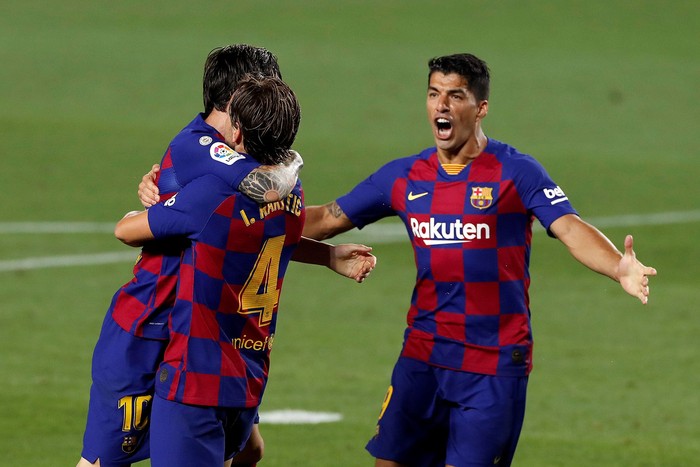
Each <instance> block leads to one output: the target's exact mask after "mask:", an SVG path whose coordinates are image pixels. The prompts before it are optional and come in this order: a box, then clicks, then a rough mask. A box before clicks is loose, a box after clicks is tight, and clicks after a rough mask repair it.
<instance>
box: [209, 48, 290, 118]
mask: <svg viewBox="0 0 700 467" xmlns="http://www.w3.org/2000/svg"><path fill="white" fill-rule="evenodd" d="M248 73H261V74H263V75H265V76H275V77H277V78H281V77H282V74H281V73H280V69H279V65H278V64H277V57H275V56H274V55H273V54H272V52H270V51H269V50H267V49H264V48H262V47H254V46H252V45H247V44H234V45H227V46H226V47H217V48H215V49H214V50H212V51H211V52H209V55H208V56H207V60H206V62H205V63H204V79H203V80H202V81H203V96H204V114H205V115H209V114H210V113H211V112H212V110H214V109H216V110H220V111H222V112H224V111H226V106H227V105H228V103H229V101H230V100H231V94H233V91H234V90H235V89H236V86H237V85H238V82H239V81H240V80H241V79H243V77H244V76H245V75H247V74H248Z"/></svg>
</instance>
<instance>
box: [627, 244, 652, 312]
mask: <svg viewBox="0 0 700 467" xmlns="http://www.w3.org/2000/svg"><path fill="white" fill-rule="evenodd" d="M632 246H633V238H632V236H631V235H628V236H627V237H626V238H625V254H624V255H623V256H622V259H620V264H619V265H618V267H617V277H618V279H619V281H620V285H621V286H622V288H623V289H625V292H627V293H628V294H630V295H632V296H633V297H637V298H638V299H639V300H640V301H641V302H642V303H643V304H645V305H646V304H647V302H648V301H649V276H655V275H656V269H654V268H652V267H647V266H644V265H643V264H642V263H640V262H639V260H637V257H636V255H635V254H634V249H633V248H632Z"/></svg>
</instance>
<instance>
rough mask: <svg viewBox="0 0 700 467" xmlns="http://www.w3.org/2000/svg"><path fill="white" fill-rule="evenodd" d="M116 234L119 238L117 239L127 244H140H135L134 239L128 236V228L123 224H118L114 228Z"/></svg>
mask: <svg viewBox="0 0 700 467" xmlns="http://www.w3.org/2000/svg"><path fill="white" fill-rule="evenodd" d="M114 236H115V237H116V238H117V240H119V241H120V242H122V243H123V244H125V245H129V246H139V245H137V244H135V243H134V241H133V240H131V239H130V238H129V237H128V235H127V234H126V229H125V228H124V227H123V226H121V225H120V224H117V226H116V227H115V228H114Z"/></svg>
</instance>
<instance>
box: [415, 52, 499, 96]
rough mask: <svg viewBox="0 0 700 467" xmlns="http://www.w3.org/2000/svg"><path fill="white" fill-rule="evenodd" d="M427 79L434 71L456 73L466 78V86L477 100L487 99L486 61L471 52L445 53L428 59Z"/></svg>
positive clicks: (487, 72)
mask: <svg viewBox="0 0 700 467" xmlns="http://www.w3.org/2000/svg"><path fill="white" fill-rule="evenodd" d="M428 68H429V69H430V72H429V73H428V80H430V76H431V75H432V74H433V73H435V72H440V73H443V74H446V75H449V74H451V73H456V74H458V75H460V76H462V77H463V78H464V79H466V80H467V87H468V88H469V90H470V91H471V92H472V94H474V97H476V98H477V99H478V100H480V101H482V100H488V98H489V86H490V80H491V76H490V73H489V67H488V65H486V62H485V61H483V60H481V59H480V58H478V57H476V56H474V55H472V54H467V53H463V54H454V55H445V56H443V57H436V58H432V59H430V61H429V62H428Z"/></svg>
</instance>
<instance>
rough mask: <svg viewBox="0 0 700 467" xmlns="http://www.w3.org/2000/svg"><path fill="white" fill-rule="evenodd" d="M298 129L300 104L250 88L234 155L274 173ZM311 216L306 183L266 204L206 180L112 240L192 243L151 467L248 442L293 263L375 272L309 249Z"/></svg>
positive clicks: (281, 87) (269, 88)
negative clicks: (269, 166)
mask: <svg viewBox="0 0 700 467" xmlns="http://www.w3.org/2000/svg"><path fill="white" fill-rule="evenodd" d="M299 119H300V112H299V106H298V103H297V101H296V97H295V96H294V94H293V93H292V91H291V90H290V89H289V88H288V87H287V86H286V85H285V84H284V83H283V82H282V81H281V80H279V79H275V78H263V77H260V78H257V77H250V78H248V79H245V80H243V81H242V82H240V83H239V87H238V89H237V90H236V91H235V92H234V94H233V96H232V100H231V120H232V122H233V128H234V132H233V135H232V141H233V142H235V146H234V149H235V150H236V151H237V153H238V152H241V151H246V150H247V151H249V152H250V154H251V155H252V156H253V157H255V158H256V159H258V160H260V161H261V162H265V163H278V162H280V161H281V160H280V159H284V158H286V157H288V150H289V147H290V145H291V144H292V142H293V141H294V137H295V136H296V132H297V129H298V126H299ZM234 156H235V155H234ZM304 216H305V212H304V204H303V194H302V191H301V185H300V184H299V183H297V185H296V187H295V188H294V190H293V191H292V193H290V194H289V196H287V197H286V198H285V199H284V200H281V201H278V202H275V203H269V204H265V205H259V204H258V203H256V202H255V201H253V200H252V199H250V198H248V197H246V196H243V195H242V194H241V193H240V192H239V191H238V190H235V189H233V188H231V185H230V184H229V183H226V182H224V181H223V180H221V179H219V178H218V177H216V176H214V175H206V176H204V177H201V178H199V179H196V180H194V181H192V182H191V183H189V184H187V185H186V186H185V187H184V188H183V189H182V190H180V191H179V192H178V193H177V194H176V195H175V196H174V197H172V198H170V200H168V202H166V203H164V204H158V205H155V206H153V207H151V208H150V209H149V210H148V211H145V212H141V213H136V214H134V215H128V216H126V217H125V218H124V219H122V221H120V222H119V223H118V224H117V228H116V230H115V234H116V235H117V237H118V238H120V239H121V240H122V241H124V242H125V243H128V244H130V245H138V244H141V243H143V242H145V241H149V240H152V239H163V238H168V237H171V236H185V237H187V238H188V239H189V240H190V244H189V245H188V247H187V249H186V250H185V251H184V253H183V256H182V259H181V264H180V276H179V279H178V290H177V299H176V302H175V305H174V307H173V311H172V313H171V315H170V322H169V330H170V342H169V343H168V346H167V348H166V351H165V355H164V359H163V363H162V364H161V366H160V369H159V372H158V378H157V381H156V397H155V398H154V402H153V410H152V421H151V461H152V465H153V466H154V467H161V466H162V467H165V466H167V467H178V466H182V467H197V466H202V467H205V466H217V465H221V464H222V463H223V461H224V459H228V458H230V457H231V456H233V455H234V454H236V453H237V452H238V451H240V450H241V448H242V447H243V445H244V444H245V442H246V440H247V439H248V436H249V435H250V432H251V430H252V427H253V423H254V420H255V417H256V414H257V407H258V405H259V404H260V402H261V400H262V397H263V393H264V390H265V386H266V383H267V375H268V370H269V364H270V357H269V356H270V351H271V349H272V346H273V343H274V339H275V330H276V323H277V314H278V303H279V297H280V292H281V288H282V283H283V280H284V276H285V272H286V269H287V265H288V263H289V261H290V260H291V258H292V256H293V255H294V256H295V259H297V260H300V261H306V262H312V263H316V264H326V265H328V266H331V265H332V264H331V263H335V262H337V260H339V262H344V263H345V264H346V267H345V268H344V269H342V268H341V270H339V272H341V273H343V274H344V275H347V276H351V277H355V278H356V279H357V280H359V281H361V280H362V279H364V277H365V276H366V275H367V274H369V271H370V270H371V269H372V268H373V266H374V257H372V256H371V255H369V253H368V248H366V247H361V246H357V245H355V246H351V247H350V248H332V247H330V246H329V245H326V244H321V243H318V242H313V241H311V240H306V241H303V239H302V238H301V230H302V226H303V223H304ZM300 245H302V246H300ZM298 247H299V248H298ZM343 252H344V253H343ZM335 267H337V264H336V266H335ZM336 270H337V269H336Z"/></svg>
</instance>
